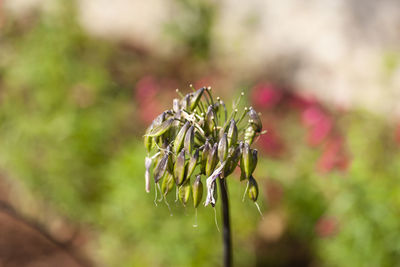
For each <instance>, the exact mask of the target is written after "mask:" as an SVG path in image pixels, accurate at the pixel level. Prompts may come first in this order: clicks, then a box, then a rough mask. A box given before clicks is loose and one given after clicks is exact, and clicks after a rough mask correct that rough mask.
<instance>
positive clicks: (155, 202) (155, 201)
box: [154, 186, 158, 207]
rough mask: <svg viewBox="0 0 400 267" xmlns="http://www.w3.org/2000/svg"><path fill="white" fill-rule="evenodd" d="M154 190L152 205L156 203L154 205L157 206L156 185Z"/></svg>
mask: <svg viewBox="0 0 400 267" xmlns="http://www.w3.org/2000/svg"><path fill="white" fill-rule="evenodd" d="M154 192H155V195H154V205H156V207H157V206H158V204H157V186H155V187H154Z"/></svg>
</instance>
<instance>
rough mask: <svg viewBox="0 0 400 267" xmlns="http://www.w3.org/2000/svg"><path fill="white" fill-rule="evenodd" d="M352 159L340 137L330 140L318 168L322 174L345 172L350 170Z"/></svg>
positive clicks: (325, 146)
mask: <svg viewBox="0 0 400 267" xmlns="http://www.w3.org/2000/svg"><path fill="white" fill-rule="evenodd" d="M349 162H350V157H349V156H348V154H347V151H346V150H345V145H344V140H343V138H342V137H340V136H335V137H332V138H330V139H329V140H328V141H327V142H326V144H325V145H324V148H323V152H322V155H321V157H320V159H319V161H318V164H317V168H318V170H320V171H322V172H329V171H332V170H335V169H337V170H341V171H345V170H347V168H348V165H349Z"/></svg>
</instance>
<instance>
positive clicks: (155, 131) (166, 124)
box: [147, 118, 174, 137]
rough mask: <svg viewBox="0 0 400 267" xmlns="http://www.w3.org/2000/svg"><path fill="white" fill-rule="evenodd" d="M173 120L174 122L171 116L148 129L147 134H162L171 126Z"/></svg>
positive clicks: (154, 135) (151, 135) (152, 135)
mask: <svg viewBox="0 0 400 267" xmlns="http://www.w3.org/2000/svg"><path fill="white" fill-rule="evenodd" d="M173 122H174V119H172V118H171V119H168V120H166V121H164V122H163V123H161V124H160V125H158V126H156V127H154V128H153V129H152V130H151V131H150V133H148V134H147V136H150V137H156V136H160V135H162V134H164V133H165V132H166V131H168V130H169V128H170V127H171V125H172V123H173Z"/></svg>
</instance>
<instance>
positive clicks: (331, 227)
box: [315, 216, 339, 237]
mask: <svg viewBox="0 0 400 267" xmlns="http://www.w3.org/2000/svg"><path fill="white" fill-rule="evenodd" d="M338 228H339V223H338V221H337V220H336V218H334V217H328V216H322V217H321V218H320V219H319V220H318V222H317V223H316V225H315V232H316V233H317V235H318V236H319V237H331V236H334V235H335V234H336V233H337V231H338Z"/></svg>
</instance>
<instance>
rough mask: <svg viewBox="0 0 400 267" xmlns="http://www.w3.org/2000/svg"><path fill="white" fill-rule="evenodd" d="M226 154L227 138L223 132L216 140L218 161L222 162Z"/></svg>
mask: <svg viewBox="0 0 400 267" xmlns="http://www.w3.org/2000/svg"><path fill="white" fill-rule="evenodd" d="M227 156H228V140H227V135H226V133H224V135H223V136H222V138H221V139H220V140H219V142H218V158H219V161H220V162H224V161H225V160H226V157H227Z"/></svg>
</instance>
